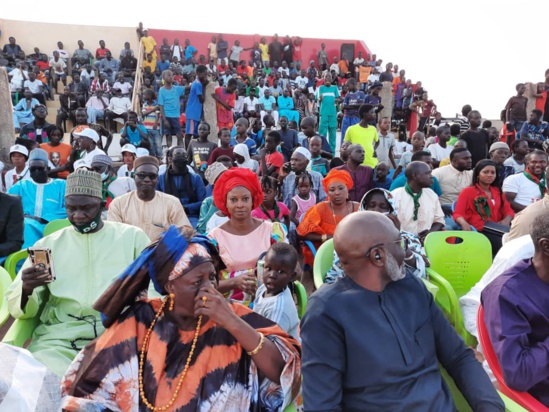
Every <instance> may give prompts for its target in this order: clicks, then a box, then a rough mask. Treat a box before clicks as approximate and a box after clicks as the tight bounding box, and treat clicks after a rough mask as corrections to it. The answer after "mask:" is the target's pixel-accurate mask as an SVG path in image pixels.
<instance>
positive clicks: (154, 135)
mask: <svg viewBox="0 0 549 412" xmlns="http://www.w3.org/2000/svg"><path fill="white" fill-rule="evenodd" d="M147 133H148V134H149V142H150V143H151V156H162V135H161V134H160V130H158V129H156V130H154V129H149V130H147Z"/></svg>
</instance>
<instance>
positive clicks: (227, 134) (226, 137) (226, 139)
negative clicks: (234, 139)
mask: <svg viewBox="0 0 549 412" xmlns="http://www.w3.org/2000/svg"><path fill="white" fill-rule="evenodd" d="M219 139H220V140H221V145H223V146H228V145H229V143H230V142H231V131H230V130H223V131H222V132H221V137H220V138H219Z"/></svg>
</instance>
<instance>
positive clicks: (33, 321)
mask: <svg viewBox="0 0 549 412" xmlns="http://www.w3.org/2000/svg"><path fill="white" fill-rule="evenodd" d="M39 322H40V317H39V316H36V317H34V318H30V319H16V320H15V322H13V325H11V327H10V328H9V330H8V331H7V332H6V335H5V336H4V339H2V342H3V343H7V344H9V345H13V346H18V347H20V348H24V347H25V346H26V343H27V341H29V340H30V339H31V337H32V333H33V332H34V329H36V327H37V326H38V323H39Z"/></svg>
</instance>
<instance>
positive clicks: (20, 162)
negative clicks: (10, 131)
mask: <svg viewBox="0 0 549 412" xmlns="http://www.w3.org/2000/svg"><path fill="white" fill-rule="evenodd" d="M10 159H11V162H12V163H13V165H14V166H15V167H19V168H21V167H25V162H26V159H25V156H24V155H22V154H21V153H17V152H15V153H12V154H11V155H10Z"/></svg>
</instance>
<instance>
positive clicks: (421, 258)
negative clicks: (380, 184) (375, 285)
mask: <svg viewBox="0 0 549 412" xmlns="http://www.w3.org/2000/svg"><path fill="white" fill-rule="evenodd" d="M358 210H359V211H370V212H379V213H383V214H384V215H386V216H387V217H388V218H389V219H391V221H392V222H393V223H394V225H395V227H396V228H397V229H398V230H400V220H398V212H397V209H396V204H395V202H394V200H393V195H392V193H391V192H390V191H388V190H385V189H381V188H377V189H372V190H370V191H368V192H367V193H366V194H365V195H364V197H363V198H362V200H361V201H360V207H359V208H358ZM400 234H401V236H402V238H403V239H405V242H406V243H407V244H406V257H405V258H404V265H405V268H406V272H409V273H410V274H412V275H414V276H417V277H419V278H424V277H425V267H426V266H429V265H430V263H429V259H428V258H427V255H426V254H425V249H423V246H422V245H421V241H420V240H419V238H418V237H417V236H416V235H414V234H413V233H410V232H406V231H405V230H400ZM342 276H345V273H344V272H343V268H342V266H341V264H340V261H339V257H338V256H337V253H336V252H335V251H334V262H333V265H332V268H331V269H330V270H329V271H328V273H327V274H326V278H324V283H333V282H335V281H336V279H337V278H338V277H342Z"/></svg>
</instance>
